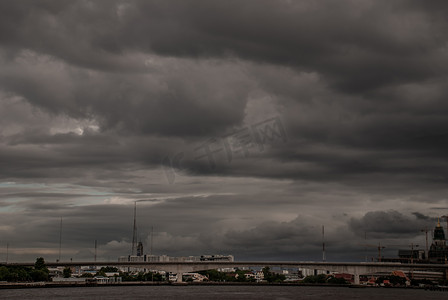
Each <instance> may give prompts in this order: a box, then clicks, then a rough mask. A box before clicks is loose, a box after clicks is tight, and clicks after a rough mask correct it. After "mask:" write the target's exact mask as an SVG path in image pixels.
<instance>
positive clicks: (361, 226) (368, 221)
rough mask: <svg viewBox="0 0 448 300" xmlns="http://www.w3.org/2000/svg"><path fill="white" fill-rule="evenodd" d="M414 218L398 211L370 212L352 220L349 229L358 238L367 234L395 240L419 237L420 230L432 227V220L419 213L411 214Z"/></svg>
mask: <svg viewBox="0 0 448 300" xmlns="http://www.w3.org/2000/svg"><path fill="white" fill-rule="evenodd" d="M413 215H414V217H410V216H406V215H403V214H402V213H400V212H398V211H394V210H391V211H372V212H368V213H366V214H365V215H364V216H363V217H362V218H360V219H357V218H352V219H351V220H350V223H349V225H350V229H351V230H353V231H354V232H355V233H356V234H357V235H358V236H363V235H364V234H367V235H368V236H370V237H373V238H381V237H382V238H397V237H404V236H408V237H412V236H417V235H421V230H422V229H425V228H428V227H433V226H434V221H435V220H434V218H429V217H428V216H425V215H423V214H421V213H413Z"/></svg>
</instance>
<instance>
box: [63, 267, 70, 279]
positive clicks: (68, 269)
mask: <svg viewBox="0 0 448 300" xmlns="http://www.w3.org/2000/svg"><path fill="white" fill-rule="evenodd" d="M62 274H63V276H64V278H70V277H71V276H72V269H70V268H69V267H65V268H64V271H62Z"/></svg>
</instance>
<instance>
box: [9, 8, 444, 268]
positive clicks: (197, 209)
mask: <svg viewBox="0 0 448 300" xmlns="http://www.w3.org/2000/svg"><path fill="white" fill-rule="evenodd" d="M447 9H448V4H447V3H446V1H436V0H433V1H381V0H370V1H368V0H340V1H331V0H328V1H317V2H316V1H311V0H309V1H290V0H283V1H274V0H257V1H255V0H253V1H252V0H246V1H236V0H226V1H209V0H203V1H201V0H197V1H185V0H179V1H175V0H174V1H143V0H142V1H138V0H135V1H132V0H116V1H115V0H107V1H106V0H104V1H88V0H85V1H72V0H70V1H64V0H59V1H34V0H33V1H31V0H30V1H26V0H21V1H7V0H0V66H1V68H0V167H1V169H0V170H1V172H0V247H1V249H0V255H1V257H0V261H4V260H5V259H6V245H7V243H9V253H8V260H9V261H26V260H28V261H30V260H34V259H35V258H36V257H38V256H44V258H45V259H46V260H48V261H54V260H56V259H57V258H58V252H59V234H60V220H61V217H62V224H63V225H62V249H61V250H62V255H61V259H62V260H69V259H70V258H72V259H73V260H74V261H76V260H89V259H92V260H93V247H94V241H95V240H97V241H98V259H99V260H103V259H104V260H106V259H109V260H116V259H117V258H118V256H120V255H128V254H129V253H130V250H131V241H132V226H133V206H134V202H135V201H137V200H143V201H139V202H137V225H138V237H139V240H141V241H142V242H143V243H144V246H145V252H146V253H149V248H150V238H149V234H150V231H151V227H153V228H154V230H153V231H154V239H153V253H154V254H167V255H201V254H233V255H234V256H235V258H236V259H237V260H246V259H247V260H255V259H257V260H264V259H265V260H268V259H269V260H272V259H276V260H321V259H322V250H321V249H322V235H321V232H322V226H323V225H324V226H325V241H326V246H327V259H328V260H331V261H363V260H365V257H366V256H367V257H368V259H371V258H372V257H374V256H375V257H376V255H377V250H376V249H375V248H374V247H365V246H363V244H369V245H378V243H381V244H382V245H385V246H386V248H385V249H384V250H385V254H386V256H396V255H397V250H398V248H404V249H406V248H408V249H409V247H408V246H407V245H410V244H411V243H418V244H419V245H420V248H421V249H424V248H425V233H424V232H421V229H424V228H430V229H431V228H434V226H435V225H436V224H437V217H439V216H442V215H446V214H448V200H447V195H448V185H447V183H448V168H447V167H448V119H447V117H446V116H447V113H448V102H447V99H448V98H447V97H448V82H447V81H448V39H447V38H448V36H447V34H448V21H447V18H446V15H447ZM444 224H445V223H444ZM429 234H431V232H429ZM400 245H401V246H400ZM366 249H367V250H366Z"/></svg>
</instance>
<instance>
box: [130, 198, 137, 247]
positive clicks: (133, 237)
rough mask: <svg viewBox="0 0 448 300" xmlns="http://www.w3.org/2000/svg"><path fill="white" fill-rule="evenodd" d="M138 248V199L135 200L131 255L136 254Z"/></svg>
mask: <svg viewBox="0 0 448 300" xmlns="http://www.w3.org/2000/svg"><path fill="white" fill-rule="evenodd" d="M136 250H137V201H135V202H134V229H133V232H132V250H131V255H135V252H136Z"/></svg>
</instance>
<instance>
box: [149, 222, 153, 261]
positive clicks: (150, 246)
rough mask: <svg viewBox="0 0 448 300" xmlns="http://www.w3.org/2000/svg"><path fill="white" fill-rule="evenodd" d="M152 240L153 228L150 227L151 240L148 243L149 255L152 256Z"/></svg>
mask: <svg viewBox="0 0 448 300" xmlns="http://www.w3.org/2000/svg"><path fill="white" fill-rule="evenodd" d="M153 240H154V226H151V240H150V241H149V242H150V244H149V255H152V244H153Z"/></svg>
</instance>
